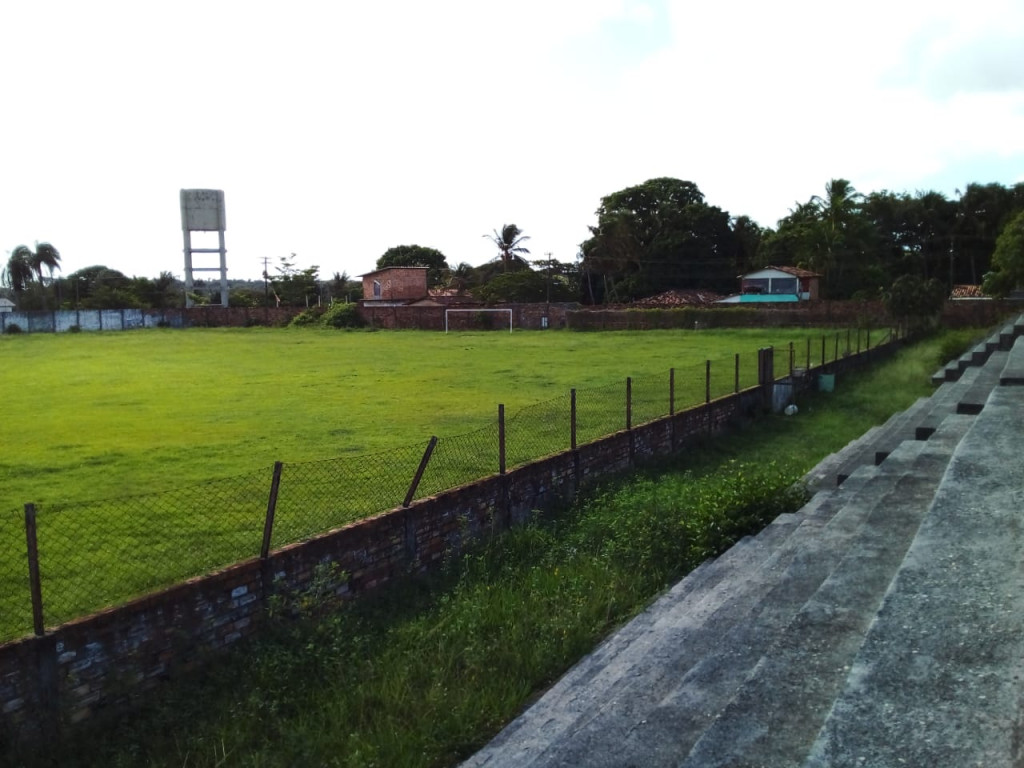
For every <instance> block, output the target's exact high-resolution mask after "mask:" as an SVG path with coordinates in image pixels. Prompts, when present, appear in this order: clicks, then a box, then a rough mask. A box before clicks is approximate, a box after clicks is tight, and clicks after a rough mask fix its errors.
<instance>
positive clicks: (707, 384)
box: [704, 360, 711, 404]
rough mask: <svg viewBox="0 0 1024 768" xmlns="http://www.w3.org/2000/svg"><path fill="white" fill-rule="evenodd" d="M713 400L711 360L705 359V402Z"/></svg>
mask: <svg viewBox="0 0 1024 768" xmlns="http://www.w3.org/2000/svg"><path fill="white" fill-rule="evenodd" d="M710 402H711V361H710V360H705V361H704V403H705V404H707V403H710Z"/></svg>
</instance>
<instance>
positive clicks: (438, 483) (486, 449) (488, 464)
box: [409, 424, 499, 499]
mask: <svg viewBox="0 0 1024 768" xmlns="http://www.w3.org/2000/svg"><path fill="white" fill-rule="evenodd" d="M498 469H499V464H498V425H497V424H492V425H489V426H486V427H482V428H480V429H477V430H474V431H473V432H467V433H465V434H462V435H454V436H452V437H442V438H439V439H438V441H437V445H436V446H435V447H434V452H433V454H432V455H431V457H430V463H429V464H427V468H426V471H425V472H424V473H423V478H422V480H420V484H419V487H418V489H417V491H416V498H417V499H422V498H424V497H426V496H432V495H434V494H436V493H440V492H441V491H445V490H448V489H449V488H455V487H456V486H459V485H464V484H465V483H468V482H471V481H473V480H478V479H479V478H481V477H486V476H487V475H493V474H494V473H496V472H497V471H498ZM412 477H413V476H412V474H411V473H410V474H409V481H410V482H411V481H412Z"/></svg>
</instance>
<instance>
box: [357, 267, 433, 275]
mask: <svg viewBox="0 0 1024 768" xmlns="http://www.w3.org/2000/svg"><path fill="white" fill-rule="evenodd" d="M396 269H422V270H424V271H426V270H428V269H430V267H383V268H381V269H375V270H373V272H364V273H363V274H361V275H356V277H372V276H373V275H379V274H380V273H381V272H393V271H394V270H396Z"/></svg>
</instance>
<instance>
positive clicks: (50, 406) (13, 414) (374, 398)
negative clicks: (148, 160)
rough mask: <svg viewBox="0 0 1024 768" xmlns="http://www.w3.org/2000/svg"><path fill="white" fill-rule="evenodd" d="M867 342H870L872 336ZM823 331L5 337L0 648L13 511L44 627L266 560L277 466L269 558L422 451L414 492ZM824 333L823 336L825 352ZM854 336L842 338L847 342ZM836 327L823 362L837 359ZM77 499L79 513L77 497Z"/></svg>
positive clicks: (411, 467) (400, 481)
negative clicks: (31, 522) (26, 524)
mask: <svg viewBox="0 0 1024 768" xmlns="http://www.w3.org/2000/svg"><path fill="white" fill-rule="evenodd" d="M881 336H882V334H881V333H880V332H876V333H875V335H874V341H875V342H877V341H879V340H880V339H881ZM821 338H822V336H821V332H820V331H816V330H791V329H781V330H780V329H768V330H730V331H722V332H716V331H701V332H699V333H695V332H689V331H646V332H617V333H600V334H596V333H586V334H584V333H569V332H547V333H538V332H533V333H531V332H520V333H514V334H511V335H508V334H502V333H460V334H450V335H444V334H440V333H423V332H398V333H346V332H337V331H333V330H330V331H323V330H319V331H318V330H313V329H301V330H288V331H283V330H268V329H247V330H226V329H203V330H191V331H187V332H183V331H174V330H153V331H140V332H136V333H95V334H50V335H27V334H26V335H20V336H13V337H12V336H8V337H0V351H2V353H3V355H4V361H5V365H4V369H3V378H4V384H5V387H4V391H5V395H6V396H7V406H8V410H7V413H6V415H5V419H4V420H3V422H2V424H3V426H2V429H3V435H2V437H0V439H2V440H3V444H4V445H5V449H6V450H5V453H4V458H3V460H2V461H0V473H2V476H3V478H4V482H3V484H2V486H0V534H2V538H0V640H2V639H5V638H10V637H14V636H17V635H18V634H20V633H24V632H27V631H28V630H29V628H30V627H31V620H30V612H29V600H28V596H27V586H26V583H25V565H24V563H25V554H24V552H25V545H24V536H23V533H22V531H21V530H20V526H21V523H20V520H21V517H22V512H21V509H20V507H21V505H22V504H24V503H26V502H33V503H34V504H36V505H37V507H38V513H39V523H38V528H39V547H40V559H41V572H42V581H43V594H44V603H45V621H46V623H47V625H48V626H53V625H55V624H58V623H61V622H64V621H67V620H70V619H72V618H75V617H77V616H80V615H82V614H83V613H87V612H90V611H92V610H96V609H98V608H100V607H103V606H105V605H109V604H113V603H116V602H118V601H122V600H125V599H128V598H130V597H132V596H135V595H138V594H142V593H144V592H146V591H148V590H151V589H153V588H156V587H159V586H162V585H166V584H169V583H173V582H174V581H178V580H182V579H184V578H188V577H191V576H196V575H199V574H202V573H205V572H207V571H209V570H211V569H213V568H215V567H218V566H223V565H226V564H229V563H231V562H235V561H237V560H240V559H243V558H246V557H251V556H253V555H255V554H257V553H258V552H259V546H260V543H261V540H262V520H263V515H264V512H265V508H266V500H267V496H268V493H269V489H270V482H271V466H272V464H273V462H274V461H275V460H283V461H284V462H285V468H284V473H283V476H282V484H281V493H280V497H279V503H278V510H277V515H276V523H275V530H274V537H273V542H272V543H273V545H274V546H279V545H282V544H284V543H287V542H290V541H296V540H299V539H301V538H304V537H306V536H309V535H311V534H314V533H317V532H319V531H323V530H327V529H329V528H331V527H334V526H337V525H341V524H343V523H345V522H349V521H352V520H356V519H359V518H360V517H363V516H366V515H369V514H372V513H375V512H378V511H381V510H385V509H389V508H392V507H394V506H397V505H398V504H399V503H400V502H401V501H402V499H403V497H404V495H405V493H406V491H407V489H408V487H409V483H410V481H411V479H412V476H413V474H414V472H415V469H416V466H417V464H418V462H419V460H420V457H421V456H422V452H423V449H424V447H425V445H426V442H427V438H428V437H429V436H430V435H437V436H440V438H441V440H440V442H439V443H438V447H437V450H436V451H435V455H434V457H433V459H432V460H431V463H430V466H429V467H428V470H427V473H426V475H425V476H424V479H423V483H422V485H421V487H420V489H419V495H420V496H422V495H425V494H429V493H434V492H437V491H440V490H444V489H446V488H450V487H453V486H455V485H457V484H460V483H464V482H468V481H470V480H473V479H476V478H478V477H481V476H485V475H487V474H491V473H493V472H495V471H496V470H497V468H498V447H497V429H496V426H495V419H496V410H497V404H498V403H503V404H504V405H505V407H506V420H507V442H508V449H507V454H508V461H509V465H510V466H515V465H516V464H520V463H523V462H525V461H528V460H531V459H534V458H537V457H539V456H543V455H547V454H550V453H553V452H556V451H559V450H565V449H567V448H568V447H569V439H570V432H569V391H570V389H572V388H576V389H577V390H578V397H577V407H578V422H579V424H578V441H579V442H580V443H583V442H586V441H588V440H592V439H595V438H597V437H600V436H602V435H605V434H609V433H611V432H613V431H616V430H618V429H622V428H623V427H624V426H625V380H626V377H627V376H630V377H632V392H633V423H634V424H639V423H642V422H644V421H647V420H650V419H653V418H657V417H659V416H661V415H664V414H666V413H667V412H668V409H669V396H668V392H669V388H668V381H669V369H670V368H675V369H676V375H675V382H676V401H675V407H676V408H677V409H682V408H684V407H687V406H688V405H692V404H694V403H697V402H702V401H703V400H704V398H705V397H706V394H707V393H706V391H705V372H706V368H705V361H706V360H712V361H713V362H712V366H711V396H712V397H717V396H721V395H724V394H727V393H729V392H732V391H733V389H734V386H735V364H734V356H735V354H737V353H738V354H740V356H741V364H740V385H741V386H749V385H751V384H753V383H754V381H755V379H756V350H757V349H758V348H759V347H764V346H769V345H774V346H776V347H777V348H778V349H779V350H780V352H781V354H778V355H777V360H776V368H777V371H778V372H779V373H780V374H781V373H783V372H784V371H785V370H787V369H788V365H789V360H788V354H787V353H786V350H788V344H789V343H790V342H793V343H794V345H795V349H796V354H795V357H796V364H797V365H801V364H806V359H805V358H806V356H807V354H808V350H810V352H811V356H812V363H817V362H818V361H819V357H820V354H821V344H820V339H821ZM837 339H838V343H835V342H836V340H837ZM861 343H864V344H865V345H866V338H863V339H862V340H861V341H857V340H856V336H855V337H854V339H853V340H851V341H850V346H851V347H852V348H854V349H855V348H856V347H857V345H859V344H861ZM846 345H847V336H846V335H845V333H844V334H840V336H838V337H837V336H835V334H830V335H829V339H828V343H827V345H826V349H825V353H826V356H827V357H831V356H833V355H834V354H836V351H837V350H839V351H840V353H841V352H842V351H845V349H846ZM83 500H84V501H83Z"/></svg>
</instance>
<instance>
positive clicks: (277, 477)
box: [260, 461, 284, 560]
mask: <svg viewBox="0 0 1024 768" xmlns="http://www.w3.org/2000/svg"><path fill="white" fill-rule="evenodd" d="M283 468H284V463H282V462H280V461H275V462H274V475H273V477H272V478H271V480H270V498H269V499H267V517H266V519H265V520H264V521H263V546H262V547H261V548H260V558H261V559H263V560H266V559H267V556H268V555H269V554H270V536H271V533H272V532H273V530H274V513H275V512H276V511H277V493H278V491H279V490H280V489H281V470H282V469H283Z"/></svg>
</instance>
